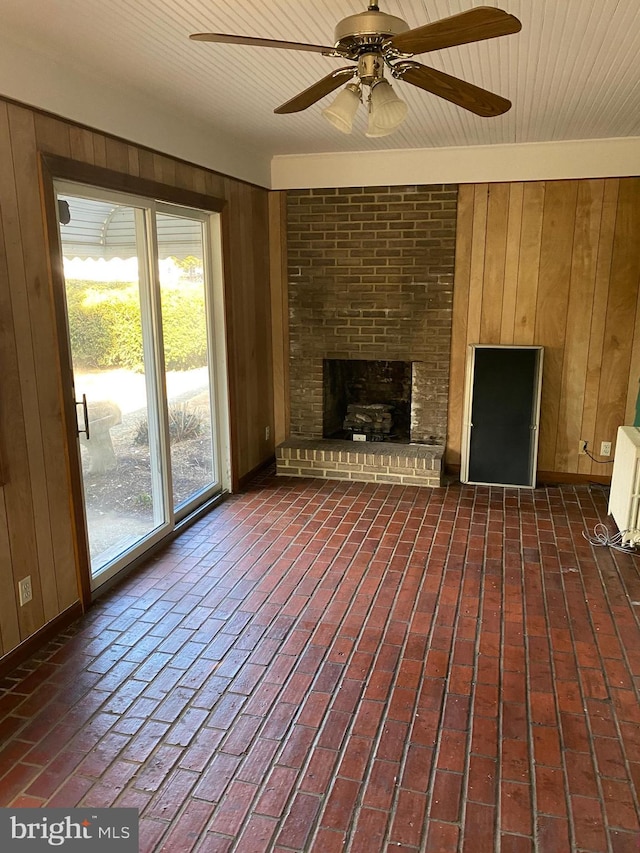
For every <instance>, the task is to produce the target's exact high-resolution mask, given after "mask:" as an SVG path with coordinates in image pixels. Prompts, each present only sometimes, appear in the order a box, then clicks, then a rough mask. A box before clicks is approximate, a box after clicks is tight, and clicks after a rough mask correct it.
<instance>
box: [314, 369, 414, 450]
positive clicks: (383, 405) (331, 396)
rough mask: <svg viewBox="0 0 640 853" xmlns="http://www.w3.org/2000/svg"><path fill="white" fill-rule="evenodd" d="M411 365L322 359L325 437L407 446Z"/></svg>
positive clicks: (409, 418) (409, 425)
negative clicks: (397, 443)
mask: <svg viewBox="0 0 640 853" xmlns="http://www.w3.org/2000/svg"><path fill="white" fill-rule="evenodd" d="M411 372H412V369H411V362H410V361H376V360H367V361H365V360H361V359H339V358H327V359H324V360H323V367H322V375H323V433H322V434H323V437H324V438H353V437H354V435H355V436H356V437H359V436H365V438H366V440H368V441H396V442H404V443H407V442H409V441H410V433H411V383H412V376H411Z"/></svg>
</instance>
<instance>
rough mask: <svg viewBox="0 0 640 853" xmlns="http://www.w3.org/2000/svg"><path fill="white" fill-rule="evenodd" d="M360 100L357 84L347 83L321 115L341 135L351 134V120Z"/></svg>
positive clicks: (360, 94)
mask: <svg viewBox="0 0 640 853" xmlns="http://www.w3.org/2000/svg"><path fill="white" fill-rule="evenodd" d="M361 99H362V91H361V89H360V86H358V84H357V83H349V84H348V86H345V88H344V89H342V91H341V92H338V94H337V96H336V98H335V100H334V101H333V103H332V104H330V105H329V106H328V107H325V109H324V110H322V115H323V116H324V117H325V118H326V120H327V121H328V122H329V123H330V124H332V125H333V126H334V127H337V128H338V130H340V131H342V133H351V130H352V128H353V119H354V117H355V114H356V113H357V111H358V107H359V106H360V101H361Z"/></svg>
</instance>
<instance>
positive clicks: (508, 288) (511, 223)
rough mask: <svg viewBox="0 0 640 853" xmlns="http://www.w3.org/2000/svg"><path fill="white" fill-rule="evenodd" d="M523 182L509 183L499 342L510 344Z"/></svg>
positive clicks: (516, 287) (516, 290)
mask: <svg viewBox="0 0 640 853" xmlns="http://www.w3.org/2000/svg"><path fill="white" fill-rule="evenodd" d="M523 201H524V184H522V183H516V184H511V188H510V192H509V210H508V213H507V216H508V222H507V248H506V255H505V263H504V291H503V295H502V316H501V318H500V343H501V344H512V343H513V340H514V332H515V324H516V299H517V295H518V274H519V266H520V238H521V235H522V205H523Z"/></svg>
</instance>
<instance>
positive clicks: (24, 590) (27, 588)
mask: <svg viewBox="0 0 640 853" xmlns="http://www.w3.org/2000/svg"><path fill="white" fill-rule="evenodd" d="M18 595H19V596H20V607H24V605H25V604H28V603H29V602H30V601H31V599H32V598H33V590H32V589H31V575H27V577H26V578H22V580H21V581H18Z"/></svg>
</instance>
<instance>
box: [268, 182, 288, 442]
mask: <svg viewBox="0 0 640 853" xmlns="http://www.w3.org/2000/svg"><path fill="white" fill-rule="evenodd" d="M269 246H270V252H269V255H270V272H269V277H270V281H271V333H272V352H273V394H274V405H273V433H274V434H273V439H274V444H275V445H278V444H280V443H281V442H283V441H285V439H287V438H288V437H289V295H288V284H287V283H288V278H287V194H286V192H275V191H274V192H270V193H269Z"/></svg>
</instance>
